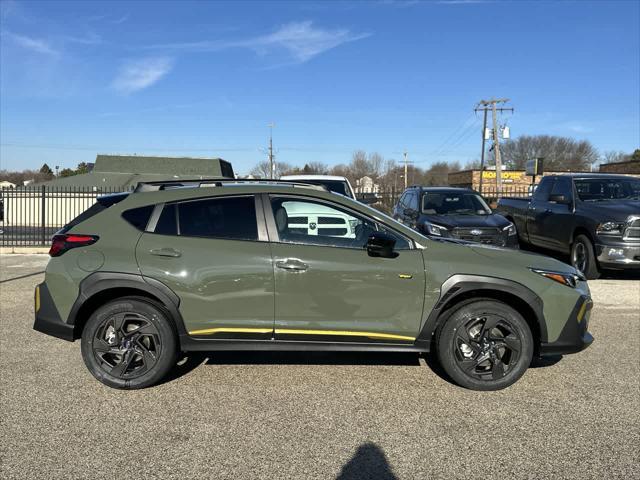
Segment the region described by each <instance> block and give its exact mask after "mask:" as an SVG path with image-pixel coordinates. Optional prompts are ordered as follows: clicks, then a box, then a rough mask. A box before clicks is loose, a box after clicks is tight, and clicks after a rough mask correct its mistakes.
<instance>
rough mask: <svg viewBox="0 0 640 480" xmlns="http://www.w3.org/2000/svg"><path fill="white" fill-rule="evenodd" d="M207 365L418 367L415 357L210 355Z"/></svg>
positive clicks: (320, 354)
mask: <svg viewBox="0 0 640 480" xmlns="http://www.w3.org/2000/svg"><path fill="white" fill-rule="evenodd" d="M207 357H208V360H207V364H208V365H254V364H255V365H272V364H277V365H403V366H416V367H417V366H419V365H420V360H419V359H420V357H419V356H418V354H417V353H377V352H266V351H262V352H214V353H210V354H208V355H207Z"/></svg>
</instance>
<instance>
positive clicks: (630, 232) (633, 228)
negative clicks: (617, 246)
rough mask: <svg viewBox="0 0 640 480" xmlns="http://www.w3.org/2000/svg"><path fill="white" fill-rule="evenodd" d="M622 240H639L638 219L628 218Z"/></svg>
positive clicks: (639, 218) (639, 223) (639, 220)
mask: <svg viewBox="0 0 640 480" xmlns="http://www.w3.org/2000/svg"><path fill="white" fill-rule="evenodd" d="M622 239H623V240H640V217H629V218H628V220H627V228H626V229H625V231H624V236H623V237H622Z"/></svg>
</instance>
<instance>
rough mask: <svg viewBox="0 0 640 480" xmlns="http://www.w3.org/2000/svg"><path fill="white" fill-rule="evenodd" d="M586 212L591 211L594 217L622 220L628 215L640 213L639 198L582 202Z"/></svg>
mask: <svg viewBox="0 0 640 480" xmlns="http://www.w3.org/2000/svg"><path fill="white" fill-rule="evenodd" d="M582 207H583V209H584V210H585V211H586V212H593V216H594V217H595V218H600V219H603V220H604V219H605V217H606V219H607V220H616V221H623V220H626V219H627V217H628V216H629V215H640V200H605V201H603V202H582Z"/></svg>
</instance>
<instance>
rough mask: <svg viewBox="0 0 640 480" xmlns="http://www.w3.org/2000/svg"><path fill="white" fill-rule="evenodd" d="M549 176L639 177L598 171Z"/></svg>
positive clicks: (616, 178) (618, 178) (619, 178)
mask: <svg viewBox="0 0 640 480" xmlns="http://www.w3.org/2000/svg"><path fill="white" fill-rule="evenodd" d="M547 176H548V177H555V178H559V177H571V178H597V179H605V180H606V179H607V178H611V179H615V180H622V179H624V178H638V177H636V176H633V175H620V174H616V173H604V172H602V173H598V172H583V173H562V174H555V175H547Z"/></svg>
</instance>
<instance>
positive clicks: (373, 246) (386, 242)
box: [367, 232, 398, 258]
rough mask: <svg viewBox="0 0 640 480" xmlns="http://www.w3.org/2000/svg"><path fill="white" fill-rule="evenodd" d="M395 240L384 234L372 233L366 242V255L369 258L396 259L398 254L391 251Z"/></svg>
mask: <svg viewBox="0 0 640 480" xmlns="http://www.w3.org/2000/svg"><path fill="white" fill-rule="evenodd" d="M395 246H396V239H395V238H393V237H392V236H391V235H388V234H386V233H384V232H373V233H372V234H371V235H369V239H368V240H367V254H368V255H369V256H370V257H381V258H396V257H397V256H398V252H394V251H393V247H395Z"/></svg>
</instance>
